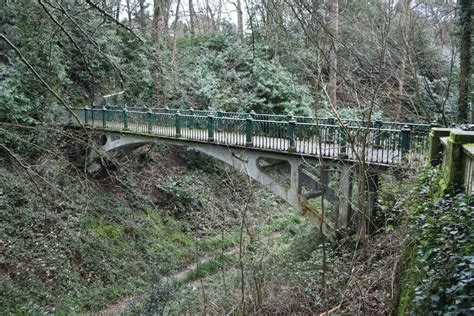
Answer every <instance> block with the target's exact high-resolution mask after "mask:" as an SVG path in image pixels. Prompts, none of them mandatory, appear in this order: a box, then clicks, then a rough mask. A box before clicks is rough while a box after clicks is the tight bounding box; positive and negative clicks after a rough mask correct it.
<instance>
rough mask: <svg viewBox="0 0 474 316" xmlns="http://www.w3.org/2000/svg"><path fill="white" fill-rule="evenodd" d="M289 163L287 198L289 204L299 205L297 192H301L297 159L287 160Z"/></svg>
mask: <svg viewBox="0 0 474 316" xmlns="http://www.w3.org/2000/svg"><path fill="white" fill-rule="evenodd" d="M289 162H290V165H291V171H290V188H289V189H288V199H289V202H290V204H291V205H299V194H300V192H301V184H300V182H301V181H300V164H301V162H300V161H298V160H297V159H290V160H289Z"/></svg>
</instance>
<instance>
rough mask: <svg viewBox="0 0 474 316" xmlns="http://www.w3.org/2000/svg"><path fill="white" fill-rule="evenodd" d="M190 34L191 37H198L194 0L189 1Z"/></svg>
mask: <svg viewBox="0 0 474 316" xmlns="http://www.w3.org/2000/svg"><path fill="white" fill-rule="evenodd" d="M189 32H190V33H191V37H194V36H195V35H196V21H195V14H194V6H193V0H189Z"/></svg>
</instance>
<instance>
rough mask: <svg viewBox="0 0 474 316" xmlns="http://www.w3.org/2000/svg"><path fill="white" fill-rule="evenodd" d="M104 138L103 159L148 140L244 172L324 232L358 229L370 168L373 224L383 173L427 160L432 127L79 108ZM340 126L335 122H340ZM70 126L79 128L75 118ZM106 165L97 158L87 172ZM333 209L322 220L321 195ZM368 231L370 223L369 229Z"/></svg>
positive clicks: (368, 188)
mask: <svg viewBox="0 0 474 316" xmlns="http://www.w3.org/2000/svg"><path fill="white" fill-rule="evenodd" d="M74 112H75V114H76V115H77V117H79V119H80V121H81V123H82V124H83V125H85V126H86V127H87V128H88V129H89V130H91V131H93V132H94V133H98V134H100V135H101V142H102V144H101V146H102V147H101V149H100V150H101V151H102V154H105V153H107V152H110V151H113V150H120V151H123V152H129V151H132V150H134V149H135V148H138V147H140V146H143V145H145V144H150V143H164V144H171V145H179V146H185V147H187V148H189V149H191V150H196V151H199V152H201V153H203V154H206V155H209V156H211V157H214V158H216V159H218V160H220V161H223V162H225V163H227V164H229V165H231V166H233V167H234V168H235V169H237V170H239V171H241V172H244V173H246V174H247V175H249V176H250V177H251V178H252V179H254V180H256V181H257V182H259V183H261V184H262V185H264V186H265V187H267V188H268V189H269V190H270V191H272V192H273V193H274V194H275V195H277V196H278V197H280V198H282V199H283V200H285V201H287V202H288V203H289V204H290V205H291V206H293V207H294V208H296V209H298V210H300V211H301V212H302V214H303V215H304V216H305V217H307V218H308V219H309V220H311V221H312V222H314V223H316V224H320V223H321V222H323V224H324V225H323V229H324V232H325V234H327V235H332V234H334V232H335V231H336V229H339V228H347V227H349V228H351V227H352V228H353V226H354V223H355V222H357V220H356V219H357V217H358V216H360V214H358V212H357V211H356V210H357V207H355V204H354V201H353V199H352V196H353V187H354V185H353V184H354V181H355V179H356V178H357V176H360V175H359V174H360V173H359V172H358V171H359V168H358V167H359V166H360V165H361V164H363V165H364V170H365V174H364V179H363V181H364V183H365V187H366V190H365V193H364V194H365V196H366V209H367V212H366V214H367V218H366V220H367V222H369V223H370V222H371V218H372V215H373V213H374V208H375V200H376V193H377V185H378V175H379V174H380V173H381V172H384V171H385V170H387V169H388V168H391V167H394V166H398V165H400V164H401V163H404V162H406V161H410V159H413V157H416V156H421V155H422V154H423V153H424V151H425V150H426V147H427V141H428V132H429V128H430V126H429V125H423V124H403V123H395V122H381V121H375V122H373V123H371V124H369V123H368V122H364V121H357V120H344V121H342V120H339V121H337V120H336V119H334V118H324V119H316V118H312V117H304V116H293V115H287V116H286V115H273V114H257V113H250V114H246V113H234V112H211V111H202V110H199V111H197V110H193V109H189V110H174V109H173V110H171V109H143V108H129V109H127V108H110V107H109V108H106V107H103V108H93V109H90V108H80V109H79V108H75V109H74ZM336 122H337V124H336ZM69 123H70V124H73V125H78V124H79V123H78V122H77V121H75V120H74V119H73V118H72V117H70V121H69ZM99 168H100V164H98V162H94V161H93V159H92V160H91V165H90V166H89V171H90V172H94V171H95V170H98V169H99ZM321 196H322V197H323V198H324V199H325V200H326V201H328V202H329V203H330V204H332V205H333V207H332V211H330V212H328V213H326V216H325V218H324V220H323V218H322V214H321V211H320V209H319V206H318V205H317V203H315V200H314V199H316V198H318V197H321ZM369 226H370V225H369Z"/></svg>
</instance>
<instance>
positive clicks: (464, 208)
mask: <svg viewBox="0 0 474 316" xmlns="http://www.w3.org/2000/svg"><path fill="white" fill-rule="evenodd" d="M473 204H474V203H473V201H472V198H471V197H469V196H466V195H463V194H460V195H457V196H454V197H451V196H446V197H443V198H440V199H437V200H436V201H435V202H434V203H432V204H428V205H425V207H424V208H422V209H420V210H419V211H418V212H416V213H415V214H414V215H413V216H414V218H415V221H414V223H413V224H412V225H413V228H414V229H416V230H420V233H419V237H418V238H419V245H418V251H417V256H416V260H417V263H416V265H417V267H418V268H419V269H420V272H421V273H422V276H421V278H420V282H419V283H418V285H417V286H416V288H415V297H414V300H415V301H414V308H413V310H414V311H418V312H421V313H423V312H428V311H430V312H434V313H440V314H441V313H442V314H444V313H452V314H459V313H461V314H463V313H465V314H469V313H471V312H472V311H473V310H472V306H473V294H474V207H473Z"/></svg>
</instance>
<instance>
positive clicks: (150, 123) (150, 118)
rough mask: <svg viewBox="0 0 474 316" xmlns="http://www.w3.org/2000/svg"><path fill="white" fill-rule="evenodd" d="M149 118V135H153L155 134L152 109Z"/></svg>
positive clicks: (149, 111) (148, 114)
mask: <svg viewBox="0 0 474 316" xmlns="http://www.w3.org/2000/svg"><path fill="white" fill-rule="evenodd" d="M147 118H148V134H151V133H152V132H153V111H152V110H151V109H148V112H147Z"/></svg>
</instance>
